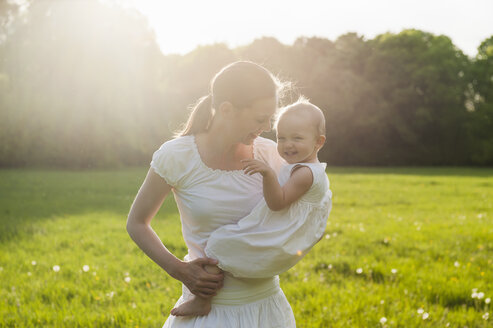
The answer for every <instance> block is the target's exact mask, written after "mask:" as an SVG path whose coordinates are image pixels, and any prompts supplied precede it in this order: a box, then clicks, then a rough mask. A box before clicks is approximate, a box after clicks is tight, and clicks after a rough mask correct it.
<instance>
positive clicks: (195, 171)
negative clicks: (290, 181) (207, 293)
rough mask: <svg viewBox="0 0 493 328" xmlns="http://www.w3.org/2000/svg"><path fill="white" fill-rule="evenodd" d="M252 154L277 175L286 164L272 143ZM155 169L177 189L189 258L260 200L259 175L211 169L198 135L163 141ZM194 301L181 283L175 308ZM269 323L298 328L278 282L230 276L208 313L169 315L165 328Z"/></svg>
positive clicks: (258, 145)
mask: <svg viewBox="0 0 493 328" xmlns="http://www.w3.org/2000/svg"><path fill="white" fill-rule="evenodd" d="M253 155H254V158H255V159H258V160H261V161H264V162H266V163H268V164H269V165H270V166H271V167H273V168H274V170H276V172H278V171H279V169H280V167H281V166H282V165H283V164H284V160H283V159H282V158H281V157H280V156H279V155H278V153H277V150H276V144H275V143H274V142H273V141H271V140H268V139H264V138H260V137H258V138H256V139H255V141H254V143H253ZM151 167H152V168H153V169H154V171H155V172H156V173H157V174H159V175H160V176H161V177H163V178H164V179H165V180H166V182H167V183H168V184H169V185H170V186H172V188H173V189H172V190H173V193H174V196H175V200H176V203H177V205H178V210H179V212H180V217H181V223H182V231H183V238H184V239H185V243H186V245H187V247H188V255H187V256H186V257H185V259H189V260H193V259H196V258H198V257H204V256H205V254H204V247H205V245H206V243H207V240H208V239H209V236H210V235H211V233H212V232H213V231H214V230H216V229H218V228H219V227H221V226H223V225H226V224H233V223H236V222H238V220H239V219H240V218H242V217H244V216H245V215H247V214H248V213H249V212H250V211H251V210H252V209H253V208H254V207H255V206H256V205H257V203H258V202H259V201H260V200H261V199H262V178H261V176H260V175H259V174H255V175H252V176H249V175H246V174H244V173H243V171H242V170H234V171H225V170H214V169H211V168H209V167H208V166H206V165H205V164H204V163H203V162H202V159H201V158H200V154H199V152H198V150H197V146H196V143H195V137H194V136H183V137H178V138H176V139H173V140H170V141H167V142H165V143H164V144H163V145H162V146H161V147H160V148H159V150H157V151H156V152H155V153H154V155H153V156H152V162H151ZM190 297H191V293H190V291H189V290H188V289H187V288H186V287H185V286H184V285H183V294H182V296H181V297H180V299H179V300H178V301H177V303H176V305H175V306H178V305H180V304H182V303H183V302H185V301H187V300H189V299H190ZM266 322H268V323H269V326H270V327H282V328H295V327H296V323H295V320H294V314H293V311H292V309H291V307H290V305H289V303H288V301H287V299H286V296H285V295H284V293H283V292H282V290H281V289H280V287H279V278H278V277H277V276H274V277H270V278H264V279H241V278H235V277H233V276H232V275H230V274H228V273H226V274H225V277H224V286H223V288H221V289H220V290H219V292H218V293H217V295H216V296H214V298H213V299H212V308H211V312H209V314H208V315H206V316H200V317H175V316H169V317H168V319H167V320H166V322H165V323H164V326H163V328H204V327H215V328H223V327H224V328H260V327H265V323H266Z"/></svg>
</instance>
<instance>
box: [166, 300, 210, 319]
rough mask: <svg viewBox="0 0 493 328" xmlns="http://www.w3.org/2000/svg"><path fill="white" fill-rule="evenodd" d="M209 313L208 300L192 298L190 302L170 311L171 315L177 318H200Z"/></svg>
mask: <svg viewBox="0 0 493 328" xmlns="http://www.w3.org/2000/svg"><path fill="white" fill-rule="evenodd" d="M210 311H211V302H210V300H207V299H204V298H200V297H194V298H193V299H192V300H190V301H188V302H185V303H183V304H181V305H180V306H178V307H176V308H174V309H173V310H171V314H172V315H174V316H177V317H181V316H200V315H207V314H209V312H210Z"/></svg>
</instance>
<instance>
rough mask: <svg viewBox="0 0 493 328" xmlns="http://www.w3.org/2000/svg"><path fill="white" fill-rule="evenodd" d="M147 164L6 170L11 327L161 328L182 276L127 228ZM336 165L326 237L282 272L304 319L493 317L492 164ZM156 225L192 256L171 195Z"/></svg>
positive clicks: (390, 321) (3, 281)
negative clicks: (163, 265)
mask: <svg viewBox="0 0 493 328" xmlns="http://www.w3.org/2000/svg"><path fill="white" fill-rule="evenodd" d="M145 173H146V169H145V168H143V169H125V170H117V171H87V172H70V171H46V170H0V227H1V228H0V326H1V327H161V326H162V324H163V323H164V321H165V319H166V317H167V314H168V313H169V310H170V309H171V308H172V306H173V304H174V302H175V301H176V300H177V298H178V297H179V295H180V292H181V290H180V284H179V283H178V282H177V281H174V280H173V279H171V278H169V277H168V276H167V274H166V273H165V272H164V271H162V270H161V269H160V268H159V267H158V266H157V265H155V264H154V263H153V262H152V261H151V260H149V259H148V258H147V257H146V256H145V255H144V254H143V253H142V252H141V251H140V250H139V249H138V248H137V246H136V245H135V244H134V243H133V242H132V241H131V239H130V238H129V237H128V235H127V233H126V231H125V222H126V215H127V212H128V210H129V207H130V204H131V202H132V200H133V197H134V196H135V194H136V192H137V190H138V188H139V186H140V183H141V182H142V180H143V178H144V176H145ZM328 174H329V178H330V180H331V189H332V190H333V192H334V200H333V211H332V213H331V216H330V220H329V221H330V222H329V225H328V226H327V234H326V238H324V239H323V240H322V241H321V242H320V243H319V244H317V245H316V246H315V247H314V249H313V250H312V251H311V252H310V253H309V254H308V255H307V256H306V258H305V259H304V260H303V261H301V262H300V263H299V264H298V265H297V266H296V267H294V268H293V269H291V270H290V271H288V272H286V273H284V274H282V275H281V285H282V288H283V290H284V292H285V294H286V296H287V298H288V300H289V301H290V303H291V305H292V307H293V310H294V312H295V316H296V321H297V325H298V327H307V328H308V327H310V328H311V327H382V326H388V327H406V328H407V327H446V326H447V324H449V327H465V326H467V327H492V326H493V309H492V307H493V305H492V303H490V304H486V303H485V299H486V298H493V169H465V168H443V169H438V168H432V169H428V168H419V169H418V168H390V169H359V168H347V169H341V168H330V169H329V171H328ZM153 227H154V229H155V230H156V232H157V233H158V234H159V236H160V237H161V239H162V240H163V241H164V243H165V245H166V246H167V247H168V248H169V249H170V250H171V251H172V252H174V253H175V254H176V255H177V256H179V257H183V256H184V255H185V253H186V247H185V245H184V242H183V240H182V238H181V227H180V223H179V217H178V214H177V211H176V206H175V205H174V202H173V200H172V198H168V199H167V201H166V202H165V204H164V207H163V208H162V209H161V211H160V212H159V214H158V216H157V217H156V218H155V219H154V221H153ZM32 261H36V264H35V265H33V264H32ZM55 265H58V266H60V271H59V272H55V271H54V270H53V266H55ZM84 265H88V266H89V268H90V269H89V271H88V272H84V271H83V270H82V268H83V266H84ZM358 269H361V273H358V272H359V271H358V272H357V270H358ZM392 269H395V270H397V271H394V272H395V273H392ZM125 277H130V279H131V280H130V281H129V282H126V281H125ZM473 288H477V291H478V292H483V293H484V294H485V295H484V297H483V298H482V299H477V298H472V297H471V294H472V289H473ZM418 309H423V313H421V314H420V313H418ZM487 312H488V313H489V316H490V318H489V319H488V320H485V319H483V316H484V315H485V313H487ZM424 313H428V318H426V319H423V314H424ZM382 317H385V318H387V321H386V323H385V324H381V322H380V320H381V318H382Z"/></svg>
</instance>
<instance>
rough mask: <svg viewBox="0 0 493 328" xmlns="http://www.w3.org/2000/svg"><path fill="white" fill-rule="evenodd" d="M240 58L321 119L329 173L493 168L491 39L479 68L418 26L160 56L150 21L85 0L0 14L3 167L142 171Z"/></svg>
mask: <svg viewBox="0 0 493 328" xmlns="http://www.w3.org/2000/svg"><path fill="white" fill-rule="evenodd" d="M7 3H8V2H7ZM240 59H241V60H252V61H254V62H257V63H260V64H263V65H264V66H265V67H266V68H268V69H269V70H271V71H272V72H273V73H274V74H275V75H277V76H279V77H280V78H281V79H282V80H285V81H292V82H293V83H294V86H295V87H293V88H292V89H290V90H288V92H287V93H286V94H285V97H284V98H283V99H282V104H287V103H289V102H291V101H294V100H296V99H297V96H298V95H299V94H303V95H304V96H306V97H308V98H309V99H310V100H311V101H312V102H313V103H314V104H316V105H317V106H319V107H320V108H321V109H322V110H323V111H324V113H325V115H326V121H327V122H326V123H327V124H326V125H327V143H326V145H325V146H324V148H323V149H322V151H321V153H320V160H322V161H325V162H327V163H329V165H353V166H357V165H475V166H491V165H493V35H492V36H491V37H490V38H487V39H486V40H484V41H483V42H482V43H481V44H480V45H479V47H478V54H477V56H476V57H475V58H469V57H468V56H466V55H465V54H464V53H463V52H462V51H461V50H460V49H458V48H457V47H456V46H455V45H454V44H453V43H452V41H451V40H450V38H448V37H447V36H445V35H434V34H431V33H428V32H425V31H420V30H414V29H410V30H403V31H401V32H400V33H397V34H392V33H385V34H381V35H378V36H376V37H375V38H373V39H365V38H364V37H363V36H360V35H357V34H354V33H348V34H345V35H341V36H340V37H338V38H337V39H336V40H335V41H331V40H328V39H324V38H317V37H312V38H306V37H300V38H298V39H297V40H296V41H295V42H294V43H293V44H292V45H285V44H282V43H280V42H279V41H278V40H276V39H274V38H269V37H264V38H261V39H257V40H255V41H253V42H252V43H251V44H249V45H245V46H241V47H237V48H234V49H230V48H228V47H227V46H226V45H224V44H214V45H208V46H200V47H197V48H196V49H195V50H194V51H192V52H190V53H188V54H185V55H163V54H162V53H161V52H160V50H159V47H158V46H157V44H156V41H155V37H154V34H153V32H152V31H151V30H149V28H148V26H147V21H146V19H145V17H143V16H142V15H141V14H139V13H138V12H136V11H135V10H131V9H125V8H123V7H121V6H119V5H118V4H117V3H115V2H108V3H102V2H100V1H97V0H90V1H85V2H68V1H60V2H51V1H40V2H31V3H30V5H29V8H28V10H26V11H25V12H24V13H23V14H21V13H20V11H19V10H18V8H17V7H16V6H15V5H14V4H10V5H5V4H4V5H1V6H0V140H1V143H0V166H3V167H20V166H29V167H37V166H45V167H46V166H50V167H75V168H87V167H115V166H126V165H143V164H147V163H148V162H149V161H150V158H151V155H152V153H153V151H155V150H156V149H157V148H158V147H159V145H160V144H161V143H163V142H164V141H165V140H167V139H169V138H171V137H172V135H173V132H174V131H176V129H177V128H178V127H179V126H180V124H182V123H183V122H185V120H186V118H187V116H188V113H189V111H188V107H189V105H190V104H192V103H194V102H195V101H196V100H197V99H198V98H199V97H201V96H203V95H205V94H207V93H208V87H209V82H210V79H211V78H212V77H213V75H214V74H215V73H216V72H217V71H218V70H219V69H220V68H221V67H223V66H224V65H226V64H228V63H230V62H233V61H235V60H240ZM269 136H270V137H273V136H274V135H273V133H270V134H269Z"/></svg>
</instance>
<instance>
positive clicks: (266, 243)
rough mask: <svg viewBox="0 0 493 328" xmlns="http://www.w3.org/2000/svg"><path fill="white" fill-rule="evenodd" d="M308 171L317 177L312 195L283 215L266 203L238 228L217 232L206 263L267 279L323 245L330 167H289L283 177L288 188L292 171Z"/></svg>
mask: <svg viewBox="0 0 493 328" xmlns="http://www.w3.org/2000/svg"><path fill="white" fill-rule="evenodd" d="M299 165H302V166H307V167H309V168H310V169H311V171H312V174H313V183H312V185H311V187H310V188H309V190H308V191H307V192H306V193H305V194H304V195H303V196H301V198H300V199H298V200H297V201H295V202H294V203H293V204H291V205H290V206H289V207H287V208H285V209H283V210H281V211H272V210H270V209H269V207H268V206H267V204H266V203H265V200H264V199H262V201H260V203H259V204H258V205H257V206H256V207H255V208H254V209H253V210H252V212H251V213H250V214H248V215H247V216H246V217H244V218H242V219H241V220H240V221H238V223H236V224H228V225H225V226H222V227H220V228H219V229H217V230H215V231H214V232H213V233H212V234H211V235H210V237H209V240H208V241H207V246H206V248H205V253H206V255H207V257H210V258H214V259H217V260H218V261H219V265H218V266H219V267H220V268H221V269H223V270H224V271H227V272H229V273H231V274H232V275H233V276H235V277H248V278H266V277H272V276H275V275H278V274H280V273H282V272H284V271H287V270H288V269H289V268H291V267H292V266H293V265H295V264H296V263H297V262H298V261H300V260H301V259H302V258H303V256H304V255H305V254H306V253H307V252H308V251H309V250H310V249H311V248H312V247H313V246H314V245H315V244H316V243H317V242H318V241H319V240H320V238H321V237H322V235H323V233H324V231H325V227H326V225H327V219H328V216H329V212H330V209H331V205H332V201H331V199H332V192H331V191H330V189H329V180H328V178H327V175H326V174H325V167H326V164H325V163H297V164H290V165H286V166H284V167H283V168H282V169H281V172H280V174H279V183H280V184H281V185H284V184H285V183H286V182H287V180H288V179H289V177H290V176H291V172H292V170H293V168H295V167H296V166H299Z"/></svg>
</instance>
